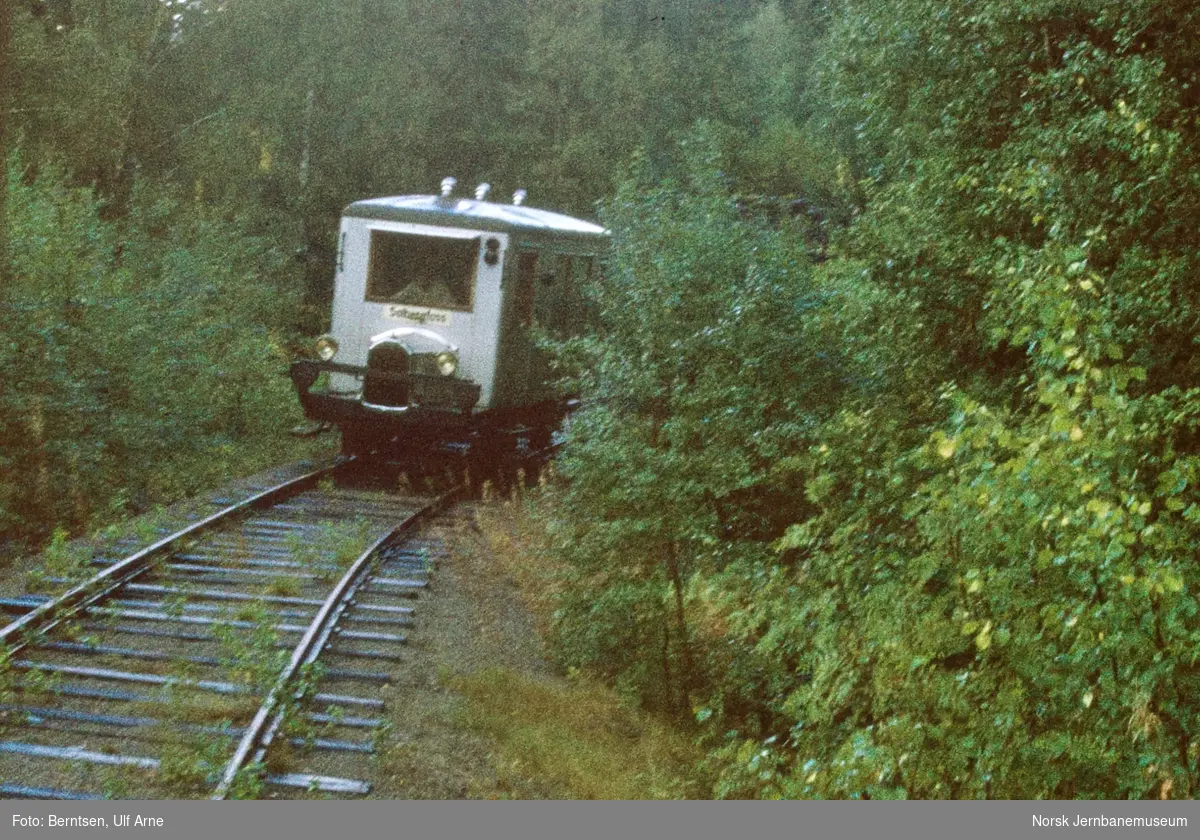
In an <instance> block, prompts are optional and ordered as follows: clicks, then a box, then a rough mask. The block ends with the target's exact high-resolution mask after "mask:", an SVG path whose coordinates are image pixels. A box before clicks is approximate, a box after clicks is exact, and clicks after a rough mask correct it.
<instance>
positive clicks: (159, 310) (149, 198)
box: [0, 166, 296, 535]
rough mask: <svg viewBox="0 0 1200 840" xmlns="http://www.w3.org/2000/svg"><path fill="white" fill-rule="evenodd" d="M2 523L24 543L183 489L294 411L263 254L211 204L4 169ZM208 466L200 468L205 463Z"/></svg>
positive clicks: (270, 260)
mask: <svg viewBox="0 0 1200 840" xmlns="http://www.w3.org/2000/svg"><path fill="white" fill-rule="evenodd" d="M8 186H9V191H10V199H9V202H8V207H9V231H10V235H11V243H10V249H11V254H12V275H11V277H12V280H11V283H10V285H9V287H8V288H7V289H6V290H5V294H4V298H3V304H4V311H5V324H4V339H5V340H4V342H3V344H0V365H3V369H4V371H5V376H4V385H3V388H2V390H0V462H2V463H3V473H2V475H3V478H2V480H0V528H3V529H5V530H8V531H9V533H10V535H11V534H14V533H21V532H24V533H37V532H40V531H42V530H44V529H46V528H47V527H48V526H50V525H53V524H55V523H59V522H73V523H74V524H75V525H77V526H82V525H86V524H87V523H88V521H89V519H90V518H91V517H92V515H93V513H96V512H99V513H101V514H107V513H108V511H109V509H110V508H111V507H115V508H116V509H118V510H120V509H123V508H124V507H125V506H126V505H128V504H132V505H137V506H140V505H145V504H147V503H148V502H150V501H158V500H161V499H162V498H164V497H167V496H173V495H179V494H181V493H183V492H186V491H188V490H194V489H196V484H197V483H198V482H201V481H204V480H206V479H207V480H211V479H212V476H211V475H210V474H211V472H212V470H213V469H214V468H215V469H216V470H217V471H218V472H219V471H220V469H221V467H220V464H221V463H222V458H223V453H225V452H226V451H227V450H228V449H229V448H230V447H231V446H233V445H234V444H235V443H240V444H244V443H246V442H247V441H252V440H255V439H259V440H261V439H264V438H266V437H270V436H271V435H273V434H274V433H275V432H276V431H277V430H278V429H280V428H281V427H284V426H285V424H286V423H288V422H289V420H291V419H295V417H296V408H295V406H294V402H295V400H294V396H293V395H292V394H290V393H289V387H288V383H287V380H286V379H285V378H284V377H282V376H280V375H279V374H280V373H281V372H282V370H283V356H282V352H281V350H280V344H281V336H282V330H283V329H284V327H285V325H287V324H289V323H290V322H291V319H292V318H293V317H294V307H295V305H296V304H295V301H296V297H295V295H294V294H293V293H292V292H291V290H290V289H289V282H288V277H289V275H288V272H287V271H286V270H285V269H286V265H285V264H284V262H283V261H282V260H281V258H280V256H279V254H278V253H277V251H276V250H275V249H274V248H273V247H272V246H271V245H269V244H268V243H267V242H265V241H263V240H260V239H256V238H255V237H253V236H250V235H248V234H247V233H246V232H244V231H243V230H242V229H241V228H240V226H239V224H238V223H237V221H236V219H234V218H233V217H231V216H228V215H226V214H224V213H222V212H220V211H219V210H214V209H211V208H204V207H203V206H200V205H190V204H182V203H179V202H176V201H174V200H172V199H171V198H169V197H167V196H161V195H158V196H156V195H153V194H147V193H139V194H137V195H136V197H135V201H134V205H133V207H132V210H131V212H130V214H129V215H128V216H127V217H126V218H124V219H122V220H120V221H119V222H110V221H104V220H103V219H102V218H101V206H100V204H99V203H98V202H97V200H96V199H95V198H94V197H93V194H92V192H91V191H90V190H86V189H77V188H71V187H68V186H65V185H64V180H63V178H62V176H61V175H60V174H58V173H56V172H54V171H53V170H51V169H45V170H43V171H42V172H41V173H39V174H38V175H37V177H35V178H28V179H27V178H25V176H24V175H23V173H22V172H21V171H20V168H19V167H17V166H14V167H12V168H11V169H10V177H9V184H8ZM205 462H207V463H205Z"/></svg>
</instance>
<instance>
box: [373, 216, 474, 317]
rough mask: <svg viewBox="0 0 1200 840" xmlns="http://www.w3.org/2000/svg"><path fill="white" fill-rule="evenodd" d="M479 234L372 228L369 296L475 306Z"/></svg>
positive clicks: (392, 300) (439, 305)
mask: <svg viewBox="0 0 1200 840" xmlns="http://www.w3.org/2000/svg"><path fill="white" fill-rule="evenodd" d="M478 259H479V240H478V239H447V238H442V237H435V236H414V235H413V234H410V233H395V232H393V231H383V230H373V231H371V255H370V264H369V266H368V268H367V300H368V301H370V302H371V303H403V304H406V305H408V306H428V307H430V308H433V309H453V310H456V311H459V312H469V311H470V310H471V305H472V298H473V296H474V293H475V266H476V264H477V262H478Z"/></svg>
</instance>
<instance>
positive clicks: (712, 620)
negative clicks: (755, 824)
mask: <svg viewBox="0 0 1200 840" xmlns="http://www.w3.org/2000/svg"><path fill="white" fill-rule="evenodd" d="M1196 15H1197V13H1196V11H1195V10H1194V9H1193V8H1191V7H1190V6H1186V4H1174V3H1166V4H1162V3H1148V2H1147V3H1135V4H1128V3H1122V4H1116V3H1105V2H1097V3H1090V4H1064V3H1056V2H1027V3H1021V4H1012V3H1007V2H998V1H997V2H980V3H972V4H967V5H957V6H954V5H946V4H944V3H939V2H933V0H906V2H901V3H895V4H886V5H881V4H878V3H873V2H865V1H864V2H849V3H846V4H844V5H843V7H842V9H841V11H840V15H839V17H838V20H837V21H835V24H834V26H833V29H832V31H831V34H830V36H829V39H828V43H827V50H826V54H825V57H824V60H822V61H819V62H818V66H819V68H820V72H819V75H818V85H817V89H818V93H817V94H814V96H819V97H820V98H821V99H820V101H821V103H822V106H821V107H819V108H814V112H815V113H816V114H817V115H818V120H817V121H818V123H819V122H820V121H821V120H824V121H825V122H826V125H827V128H828V129H829V136H830V137H834V138H845V141H844V143H843V145H842V150H843V154H844V158H843V162H844V165H845V166H847V167H849V168H851V169H854V170H856V171H857V173H858V174H859V175H860V176H861V179H860V181H859V184H858V189H861V190H862V192H861V196H854V195H851V193H850V192H847V198H848V199H851V200H853V201H855V202H857V201H859V200H860V199H861V211H860V212H859V213H858V214H857V215H856V217H855V218H854V220H853V221H852V222H851V224H850V225H849V226H848V227H847V228H846V229H845V230H844V231H842V232H841V233H840V234H839V235H837V236H835V237H834V241H833V243H832V245H831V249H830V254H831V256H832V259H830V260H829V261H828V262H826V263H824V264H823V265H822V266H820V267H819V269H817V270H815V271H814V270H811V269H807V268H803V267H802V266H801V265H800V263H799V261H797V260H793V259H789V258H788V257H785V256H780V254H781V253H784V254H786V253H796V251H797V249H796V248H795V247H794V243H787V242H786V234H785V233H784V232H782V231H777V230H774V229H768V228H760V227H755V226H754V224H753V223H750V222H746V221H745V220H741V219H738V218H736V217H735V216H734V214H733V211H732V210H730V209H729V206H730V199H729V198H727V197H726V198H724V199H722V198H721V197H720V189H719V188H718V187H717V186H715V185H714V184H713V182H712V181H711V179H710V180H708V181H704V179H703V178H701V179H700V181H701V185H700V186H698V185H697V182H696V181H695V180H693V181H692V182H691V183H687V182H680V183H670V182H667V183H664V184H662V185H660V186H659V187H657V188H655V187H652V186H649V185H646V184H644V183H639V182H638V181H637V176H636V173H635V178H634V180H633V181H632V182H631V185H630V186H629V187H627V188H626V192H625V193H624V194H623V195H624V199H623V203H618V204H617V205H615V208H616V212H614V213H613V214H612V215H611V217H610V224H611V225H612V226H613V227H614V229H615V230H616V231H617V255H616V257H615V261H614V262H615V265H616V270H615V271H614V272H613V275H612V276H610V278H609V279H608V281H607V284H606V288H605V290H604V291H603V292H602V293H601V301H605V300H607V301H608V303H607V305H606V306H602V308H601V309H602V314H603V316H604V318H603V324H602V328H601V332H600V337H599V338H598V339H597V340H596V342H595V348H598V349H594V350H593V356H592V358H593V360H594V362H595V365H594V369H595V370H596V371H597V372H596V373H595V375H594V376H593V377H592V378H590V379H587V378H585V379H584V380H583V381H584V385H585V392H586V393H587V395H588V396H591V397H593V398H595V399H597V400H598V402H599V404H598V405H597V406H596V407H594V408H592V409H591V410H590V411H589V413H587V414H585V415H584V417H583V419H582V422H581V424H580V426H581V432H580V437H579V441H578V443H577V444H576V445H575V450H574V452H573V453H572V454H571V455H570V456H569V458H568V461H567V464H566V468H565V470H564V472H565V473H566V475H567V478H568V479H569V483H568V484H567V486H566V487H565V488H564V489H563V490H562V491H561V494H562V501H561V502H560V505H561V508H562V510H563V511H564V519H568V520H569V522H570V523H571V524H570V525H566V524H560V523H554V526H553V527H555V528H557V529H559V531H560V535H561V536H562V537H563V543H564V545H563V549H562V551H563V554H564V556H565V557H567V558H568V559H570V560H571V561H572V562H573V564H574V568H575V569H576V570H577V574H578V575H579V578H580V580H579V582H578V585H579V588H578V589H577V595H573V596H571V597H569V598H566V599H564V601H563V604H562V608H561V625H562V636H561V643H562V645H563V647H564V649H565V655H566V657H567V658H568V659H569V660H571V661H572V662H574V663H576V664H588V663H591V664H593V665H598V666H599V667H600V668H601V670H604V671H606V672H607V673H610V674H612V675H614V676H616V677H618V678H624V679H626V680H627V682H628V684H629V685H630V686H631V687H633V688H636V689H638V690H640V691H641V693H642V695H643V697H646V698H648V699H651V700H654V701H659V700H660V698H659V695H658V693H657V686H658V685H661V684H662V681H661V680H659V681H658V682H657V683H656V682H652V681H651V680H652V679H653V677H657V676H658V674H659V672H661V673H667V672H668V670H669V669H670V673H671V674H672V675H673V677H672V679H673V680H674V684H676V685H678V686H680V689H679V690H680V691H682V692H684V693H685V694H686V697H687V699H688V700H690V703H691V707H692V710H693V711H694V712H695V716H696V718H697V719H698V720H699V721H700V722H702V723H703V725H704V732H705V735H706V737H707V738H708V739H709V743H710V745H711V747H712V752H711V758H710V762H711V764H712V766H713V769H714V770H715V771H716V772H718V773H719V774H720V781H719V782H718V787H717V790H716V792H717V793H718V794H719V795H722V796H788V797H872V798H879V797H1013V798H1040V797H1106V798H1125V797H1148V796H1153V797H1175V796H1194V795H1195V791H1196V787H1197V782H1198V780H1200V777H1198V776H1197V773H1198V772H1200V767H1198V764H1197V761H1198V758H1200V717H1198V712H1200V703H1198V702H1197V700H1196V699H1195V698H1196V697H1198V696H1200V693H1198V690H1200V684H1198V683H1197V679H1198V677H1200V671H1198V670H1197V667H1196V653H1195V651H1196V649H1197V648H1196V643H1197V641H1200V618H1198V615H1197V614H1198V611H1200V603H1198V601H1197V592H1196V581H1195V579H1194V578H1195V557H1196V554H1197V548H1198V547H1200V505H1198V504H1197V501H1198V499H1197V493H1196V480H1197V471H1198V469H1200V460H1198V458H1200V455H1198V452H1197V449H1198V446H1197V444H1198V440H1200V439H1198V438H1197V425H1198V424H1200V414H1198V412H1197V409H1200V382H1198V381H1197V373H1198V372H1200V370H1198V368H1197V365H1198V364H1200V353H1198V351H1197V343H1196V341H1195V335H1196V333H1197V329H1196V328H1197V325H1198V318H1200V298H1198V297H1197V294H1198V290H1200V285H1197V284H1196V283H1195V282H1194V278H1193V276H1192V275H1193V273H1194V270H1193V266H1195V264H1196V259H1197V256H1198V252H1197V246H1196V243H1195V241H1194V236H1193V235H1192V233H1191V230H1190V228H1191V222H1190V221H1189V220H1191V219H1194V217H1195V210H1194V208H1195V204H1196V201H1197V200H1198V199H1200V193H1197V191H1196V189H1195V186H1194V185H1195V183H1197V178H1196V175H1197V172H1198V171H1200V170H1198V169H1197V162H1198V158H1197V152H1198V151H1200V149H1198V148H1197V144H1196V126H1197V125H1200V119H1198V118H1200V112H1198V111H1197V108H1198V107H1200V101H1197V100H1196V97H1195V95H1194V91H1195V90H1196V89H1198V88H1197V83H1198V82H1200V80H1198V79H1197V78H1196V72H1197V68H1198V67H1200V62H1198V61H1197V58H1198V57H1200V54H1197V52H1196V47H1195V44H1196V43H1200V41H1197V39H1196V37H1195V36H1196V34H1197V33H1196V31H1195V29H1196V24H1197V18H1196ZM706 167H707V168H706ZM712 168H713V163H712V162H711V161H710V162H707V163H703V164H701V163H699V162H697V161H696V160H695V159H693V160H692V161H690V162H689V164H688V167H687V170H688V171H689V172H692V173H702V172H705V171H711V170H712ZM705 183H707V184H708V186H707V187H705V186H703V184H705ZM681 208H682V210H681ZM701 220H703V222H704V223H703V224H702V223H701ZM689 231H693V232H695V235H694V236H692V237H688V236H687V232H689ZM701 231H702V232H701ZM766 242H769V243H772V244H773V246H774V248H775V250H772V247H769V246H767V245H765V244H764V243H766ZM763 275H766V276H769V277H771V278H772V283H773V286H772V289H771V291H770V293H767V294H764V295H763V296H762V298H761V299H760V298H754V297H753V295H751V298H750V300H747V299H745V298H744V297H743V296H744V295H745V294H746V289H747V286H746V285H745V283H744V278H747V277H757V276H763ZM709 279H711V280H712V281H713V282H712V285H706V283H705V281H706V280H709ZM710 290H711V291H710ZM716 290H719V292H718V291H716ZM755 302H757V304H758V306H757V308H756V307H755ZM768 304H769V305H768ZM747 310H750V311H753V312H754V316H753V318H751V319H748V320H747V321H746V322H744V323H742V324H740V326H742V330H741V331H739V332H737V333H736V336H737V338H736V340H735V341H734V342H733V343H732V344H731V345H730V346H731V347H733V348H736V352H734V353H731V354H730V355H729V356H726V355H724V354H723V353H722V352H721V351H720V350H719V349H715V348H714V347H713V346H711V344H710V342H711V337H712V336H725V335H727V333H726V332H724V331H723V330H722V326H723V325H724V324H726V323H728V322H729V321H730V320H731V319H733V318H735V317H736V316H735V315H734V314H733V313H739V312H745V311H747ZM783 313H786V314H783ZM766 336H771V337H773V338H775V339H777V342H772V341H769V340H766ZM756 337H757V338H758V339H759V340H761V342H762V343H761V344H755V343H754V342H755V338H756ZM746 346H750V347H756V348H770V352H768V353H766V354H763V353H762V352H761V351H760V352H759V353H758V354H756V353H755V352H747V351H744V350H743V348H744V347H746ZM743 354H744V356H745V357H747V358H750V359H754V358H761V359H764V360H767V361H766V363H764V364H760V365H758V366H755V365H753V364H749V365H747V364H741V363H738V364H734V363H732V361H731V360H732V359H733V358H738V357H740V356H742V355H743ZM785 371H786V372H787V373H786V374H784V373H783V372H785ZM656 411H657V412H659V413H658V414H655V412H656ZM677 430H679V431H686V432H687V433H688V434H686V435H680V436H672V433H674V432H675V431H677ZM710 430H711V431H710ZM775 514H778V515H781V516H783V517H786V520H787V521H786V522H784V523H782V527H781V523H780V521H779V518H778V516H777V515H775ZM752 526H753V527H752ZM672 569H678V570H679V575H678V578H677V579H672V574H670V571H671V570H672ZM676 595H678V597H675V596H676ZM673 598H674V599H675V600H674V601H673V600H672V599H673ZM630 615H632V616H633V620H630V618H629V616H630ZM664 628H665V629H664ZM668 636H670V638H669V639H668V638H667V637H668ZM685 654H686V657H687V658H686V659H685V656H684V655H685ZM656 657H657V658H656ZM656 667H658V668H659V671H657V672H656V671H655V668H656ZM681 673H682V676H681ZM682 706H683V703H682V702H679V701H676V707H682Z"/></svg>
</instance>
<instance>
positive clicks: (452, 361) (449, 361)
mask: <svg viewBox="0 0 1200 840" xmlns="http://www.w3.org/2000/svg"><path fill="white" fill-rule="evenodd" d="M437 369H438V373H440V374H441V375H442V376H453V375H454V374H455V372H456V371H457V370H458V356H455V355H454V354H453V353H451V352H450V351H449V350H447V351H446V352H444V353H438V355H437Z"/></svg>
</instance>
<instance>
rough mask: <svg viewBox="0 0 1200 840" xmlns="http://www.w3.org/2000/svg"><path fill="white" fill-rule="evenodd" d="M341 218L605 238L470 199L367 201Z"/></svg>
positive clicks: (594, 229)
mask: <svg viewBox="0 0 1200 840" xmlns="http://www.w3.org/2000/svg"><path fill="white" fill-rule="evenodd" d="M345 215H347V216H353V217H356V218H368V219H389V220H393V221H398V222H418V223H423V224H432V225H449V226H452V227H470V228H482V229H484V230H500V231H514V232H521V233H540V234H568V235H573V236H586V237H591V236H607V234H608V231H606V230H605V229H604V228H602V227H600V225H597V224H593V223H591V222H585V221H584V220H583V219H576V218H574V217H572V216H564V215H563V214H561V213H552V212H551V211H549V210H538V209H537V208H535V207H526V206H525V205H517V204H493V203H492V202H490V201H476V200H474V199H471V198H456V197H450V198H441V197H439V196H435V195H398V196H392V197H390V198H369V199H365V200H363V201H356V202H354V203H353V204H351V205H349V206H348V207H347V208H346V210H345Z"/></svg>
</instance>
